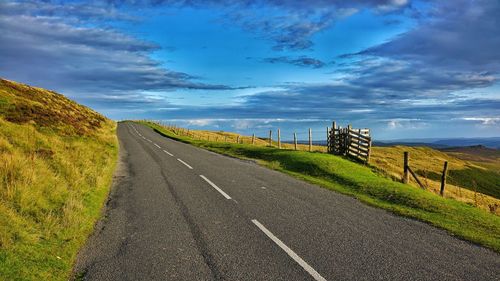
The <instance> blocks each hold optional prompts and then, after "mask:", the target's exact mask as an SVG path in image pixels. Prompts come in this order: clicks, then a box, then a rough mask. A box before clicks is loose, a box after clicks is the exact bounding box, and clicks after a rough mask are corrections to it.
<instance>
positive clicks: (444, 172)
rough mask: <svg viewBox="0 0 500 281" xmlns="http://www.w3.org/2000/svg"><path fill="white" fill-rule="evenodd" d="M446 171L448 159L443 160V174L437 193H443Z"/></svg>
mask: <svg viewBox="0 0 500 281" xmlns="http://www.w3.org/2000/svg"><path fill="white" fill-rule="evenodd" d="M447 172H448V161H444V167H443V175H441V189H440V190H439V194H440V195H441V196H443V195H444V187H445V186H446V173H447Z"/></svg>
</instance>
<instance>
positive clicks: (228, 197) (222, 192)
mask: <svg viewBox="0 0 500 281" xmlns="http://www.w3.org/2000/svg"><path fill="white" fill-rule="evenodd" d="M200 177H201V178H202V179H204V180H205V181H206V182H208V184H209V185H211V186H212V187H213V188H215V190H217V191H218V192H219V193H220V194H222V196H224V197H226V199H231V197H230V196H229V195H227V193H225V192H224V191H223V190H222V189H220V188H219V187H218V186H216V185H215V183H213V182H211V181H210V180H209V179H207V177H205V176H204V175H200Z"/></svg>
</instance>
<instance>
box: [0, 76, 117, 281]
mask: <svg viewBox="0 0 500 281" xmlns="http://www.w3.org/2000/svg"><path fill="white" fill-rule="evenodd" d="M25 111H26V112H28V114H27V115H25V114H21V113H20V112H25ZM115 128H116V124H115V123H114V122H112V121H110V120H108V119H106V118H104V117H103V116H101V115H99V114H98V113H96V112H93V111H91V110H89V109H88V108H85V107H83V106H80V105H78V104H76V103H74V102H73V101H70V100H68V99H67V98H65V97H63V96H61V95H59V94H56V93H53V92H50V91H46V90H43V89H39V88H32V87H29V86H26V85H22V84H18V83H15V82H10V81H6V80H0V280H67V279H68V278H69V276H70V273H71V270H72V266H73V263H74V261H75V258H76V255H77V252H78V250H79V249H80V247H81V246H82V245H83V244H84V242H85V240H86V239H87V237H88V236H89V235H90V233H91V232H92V230H93V227H94V224H95V222H96V221H97V219H98V218H99V217H100V215H101V209H102V206H103V204H104V202H105V200H106V197H107V194H108V191H109V188H110V186H111V180H112V174H113V171H114V168H115V165H116V161H117V154H118V153H117V152H118V142H117V138H116V135H115Z"/></svg>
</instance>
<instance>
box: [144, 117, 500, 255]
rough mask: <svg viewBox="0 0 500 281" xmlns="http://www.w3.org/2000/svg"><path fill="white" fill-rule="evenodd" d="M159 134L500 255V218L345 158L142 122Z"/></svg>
mask: <svg viewBox="0 0 500 281" xmlns="http://www.w3.org/2000/svg"><path fill="white" fill-rule="evenodd" d="M142 123H143V124H145V125H148V126H150V127H151V128H153V129H155V130H156V131H157V132H159V133H160V134H162V135H164V136H166V137H169V138H172V139H176V140H178V141H182V142H185V143H189V144H192V145H195V146H198V147H202V148H205V149H208V150H211V151H214V152H218V153H221V154H226V155H230V156H234V157H238V158H243V159H255V160H257V161H258V163H260V164H261V165H264V166H267V167H269V168H272V169H275V170H278V171H281V172H284V173H287V174H290V175H292V176H294V177H296V178H299V179H302V180H305V181H308V182H311V183H314V184H317V185H320V186H322V187H325V188H328V189H331V190H335V191H337V192H341V193H343V194H347V195H350V196H353V197H356V198H358V199H359V200H361V201H362V202H365V203H367V204H369V205H372V206H376V207H380V208H383V209H386V210H389V211H391V212H394V213H396V214H399V215H403V216H407V217H411V218H415V219H418V220H421V221H424V222H428V223H430V224H432V225H435V226H437V227H440V228H443V229H446V230H448V231H449V232H450V233H452V234H454V235H456V236H458V237H461V238H463V239H466V240H469V241H472V242H475V243H478V244H480V245H483V246H486V247H489V248H491V249H493V250H495V251H497V252H500V217H498V216H496V215H493V214H490V213H488V212H486V211H483V210H481V209H478V208H475V207H473V206H470V205H468V204H465V203H462V202H459V201H456V200H452V199H447V198H442V197H440V196H438V195H436V194H434V193H431V192H428V191H425V190H421V189H419V188H415V187H413V186H410V185H405V184H402V183H399V182H395V181H393V180H391V179H389V178H387V177H385V176H383V175H381V174H379V173H376V172H374V171H373V170H372V169H371V168H370V167H367V166H364V165H360V164H357V163H354V162H351V161H349V160H347V159H344V158H342V157H338V156H334V155H330V154H325V153H319V152H313V153H310V152H305V151H292V150H283V149H281V150H280V149H277V148H272V147H262V146H252V145H248V144H235V143H221V142H209V141H204V140H193V139H191V138H189V137H185V136H179V135H176V134H175V133H173V132H171V131H168V130H166V129H165V128H163V127H161V126H159V125H157V124H153V123H149V122H142Z"/></svg>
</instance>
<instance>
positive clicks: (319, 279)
mask: <svg viewBox="0 0 500 281" xmlns="http://www.w3.org/2000/svg"><path fill="white" fill-rule="evenodd" d="M252 222H253V223H254V224H255V225H256V226H257V227H258V228H259V229H260V230H262V232H264V234H266V235H267V237H269V238H271V240H273V242H274V243H276V245H278V246H279V247H280V248H281V249H282V250H283V251H285V253H287V254H288V255H289V256H290V257H291V258H292V259H293V260H294V261H296V262H297V263H298V264H299V265H300V266H302V268H304V269H305V270H306V271H307V272H308V273H309V274H311V276H312V277H313V278H314V280H317V281H326V279H325V278H323V276H321V275H320V274H319V273H318V272H317V271H316V270H314V268H312V267H311V266H310V265H308V264H307V262H305V261H304V260H303V259H302V258H301V257H299V256H298V255H297V254H296V253H295V252H294V251H293V250H292V249H290V248H288V246H287V245H285V243H283V242H281V240H280V239H279V238H278V237H276V236H274V234H272V233H271V231H269V230H268V229H267V228H266V227H265V226H263V225H262V224H261V223H260V222H258V221H257V220H252Z"/></svg>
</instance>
